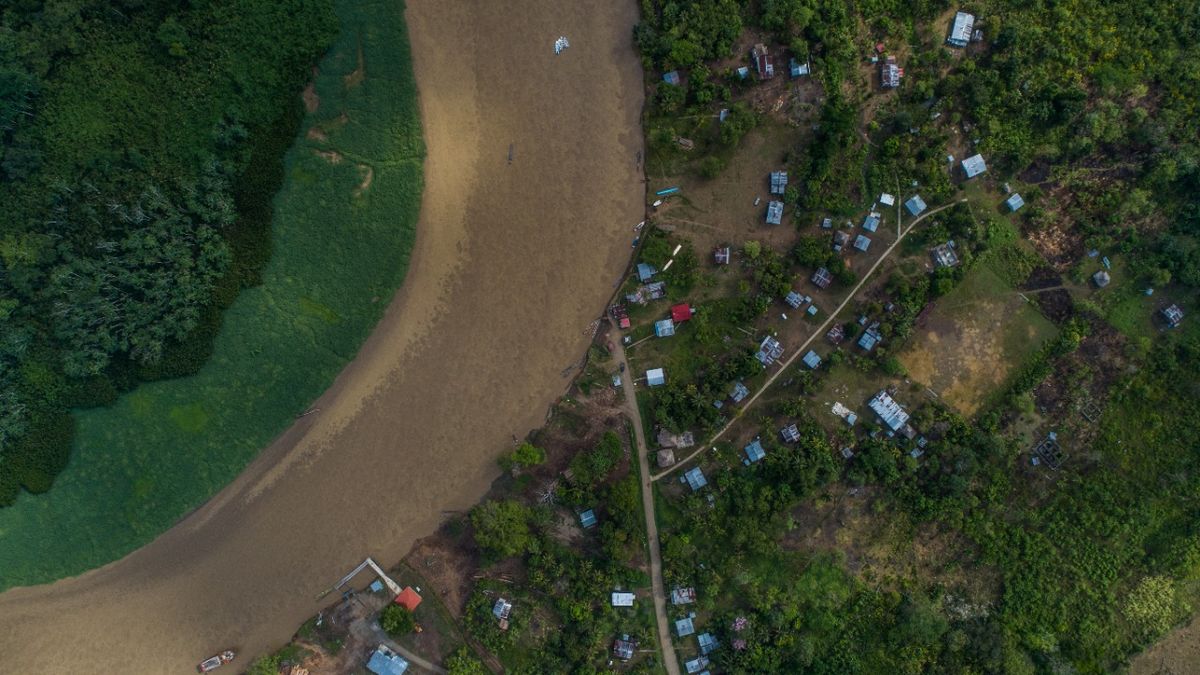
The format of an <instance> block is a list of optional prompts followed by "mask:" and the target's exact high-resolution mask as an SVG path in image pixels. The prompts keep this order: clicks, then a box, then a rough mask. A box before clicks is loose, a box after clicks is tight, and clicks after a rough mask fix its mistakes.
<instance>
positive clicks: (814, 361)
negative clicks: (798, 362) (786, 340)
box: [804, 349, 821, 368]
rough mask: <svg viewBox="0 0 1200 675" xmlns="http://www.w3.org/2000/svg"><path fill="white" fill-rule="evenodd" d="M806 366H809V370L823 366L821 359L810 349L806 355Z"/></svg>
mask: <svg viewBox="0 0 1200 675" xmlns="http://www.w3.org/2000/svg"><path fill="white" fill-rule="evenodd" d="M804 365H806V366H808V367H809V368H816V367H817V366H819V365H821V357H820V356H818V355H817V353H816V352H814V351H813V350H811V349H810V350H808V353H807V354H805V355H804Z"/></svg>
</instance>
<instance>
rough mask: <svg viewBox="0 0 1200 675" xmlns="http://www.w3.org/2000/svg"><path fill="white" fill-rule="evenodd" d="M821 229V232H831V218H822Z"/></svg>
mask: <svg viewBox="0 0 1200 675" xmlns="http://www.w3.org/2000/svg"><path fill="white" fill-rule="evenodd" d="M821 229H822V230H832V229H833V218H822V219H821Z"/></svg>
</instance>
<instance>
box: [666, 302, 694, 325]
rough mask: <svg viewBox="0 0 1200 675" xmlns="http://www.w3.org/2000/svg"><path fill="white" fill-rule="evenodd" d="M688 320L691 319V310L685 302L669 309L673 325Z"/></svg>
mask: <svg viewBox="0 0 1200 675" xmlns="http://www.w3.org/2000/svg"><path fill="white" fill-rule="evenodd" d="M690 318H692V308H691V307H690V306H688V304H687V303H686V302H682V303H680V304H678V305H675V306H674V307H672V308H671V320H672V321H674V322H675V323H683V322H684V321H687V320H688V319H690Z"/></svg>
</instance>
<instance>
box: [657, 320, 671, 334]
mask: <svg viewBox="0 0 1200 675" xmlns="http://www.w3.org/2000/svg"><path fill="white" fill-rule="evenodd" d="M654 334H655V335H657V336H658V337H670V336H672V335H674V334H675V322H674V321H672V320H670V319H663V320H662V321H655V322H654Z"/></svg>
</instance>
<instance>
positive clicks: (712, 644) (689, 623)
mask: <svg viewBox="0 0 1200 675" xmlns="http://www.w3.org/2000/svg"><path fill="white" fill-rule="evenodd" d="M694 602H696V589H695V588H691V587H686V588H683V587H677V588H674V589H672V590H671V606H672V607H679V608H683V609H682V610H681V611H687V606H688V605H690V604H692V603H694ZM691 635H695V636H696V645H697V648H698V650H699V652H700V654H699V655H698V656H696V657H695V658H693V659H690V660H688V661H687V662H685V663H684V669H685V670H686V671H687V672H689V673H706V672H707V671H705V668H707V667H708V664H709V659H708V655H709V654H711V653H712V652H713V651H714V650H716V649H717V648H718V647H720V646H721V644H720V642H718V641H717V638H716V637H715V636H713V634H712V633H709V632H703V633H699V634H697V633H696V613H695V612H691V611H688V612H687V614H686V615H685V616H683V617H681V618H679V619H676V620H675V636H676V637H677V638H681V639H682V638H685V637H688V636H691Z"/></svg>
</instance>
